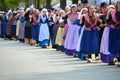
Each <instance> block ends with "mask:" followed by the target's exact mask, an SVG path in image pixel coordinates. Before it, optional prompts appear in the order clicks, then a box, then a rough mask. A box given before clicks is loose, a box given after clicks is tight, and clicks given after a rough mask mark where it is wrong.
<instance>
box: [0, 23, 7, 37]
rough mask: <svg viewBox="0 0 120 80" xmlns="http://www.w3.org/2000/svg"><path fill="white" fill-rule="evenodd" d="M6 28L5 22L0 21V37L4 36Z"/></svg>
mask: <svg viewBox="0 0 120 80" xmlns="http://www.w3.org/2000/svg"><path fill="white" fill-rule="evenodd" d="M6 28H7V22H2V23H1V37H2V38H4V37H5V36H6Z"/></svg>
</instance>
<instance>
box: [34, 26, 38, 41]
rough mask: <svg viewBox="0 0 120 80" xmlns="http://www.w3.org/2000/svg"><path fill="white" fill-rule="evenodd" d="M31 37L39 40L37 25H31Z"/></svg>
mask: <svg viewBox="0 0 120 80" xmlns="http://www.w3.org/2000/svg"><path fill="white" fill-rule="evenodd" d="M32 39H33V40H35V41H39V40H38V39H39V25H34V24H33V25H32Z"/></svg>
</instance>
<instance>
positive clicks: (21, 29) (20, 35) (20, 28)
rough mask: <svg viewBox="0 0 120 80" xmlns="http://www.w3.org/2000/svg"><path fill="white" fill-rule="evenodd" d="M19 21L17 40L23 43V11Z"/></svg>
mask: <svg viewBox="0 0 120 80" xmlns="http://www.w3.org/2000/svg"><path fill="white" fill-rule="evenodd" d="M19 20H20V26H19V33H18V38H19V41H20V42H23V43H24V40H25V17H24V11H23V12H22V14H21V16H20V18H19Z"/></svg>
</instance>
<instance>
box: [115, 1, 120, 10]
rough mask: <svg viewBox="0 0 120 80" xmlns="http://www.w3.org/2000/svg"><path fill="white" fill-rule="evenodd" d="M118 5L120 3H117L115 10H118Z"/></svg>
mask: <svg viewBox="0 0 120 80" xmlns="http://www.w3.org/2000/svg"><path fill="white" fill-rule="evenodd" d="M119 3H120V1H117V4H116V6H115V7H116V10H117V9H118V4H119Z"/></svg>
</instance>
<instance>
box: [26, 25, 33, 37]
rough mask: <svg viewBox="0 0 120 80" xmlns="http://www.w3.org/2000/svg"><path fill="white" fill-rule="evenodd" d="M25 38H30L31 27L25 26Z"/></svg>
mask: <svg viewBox="0 0 120 80" xmlns="http://www.w3.org/2000/svg"><path fill="white" fill-rule="evenodd" d="M25 38H27V39H31V38H32V30H31V27H27V26H25Z"/></svg>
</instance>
